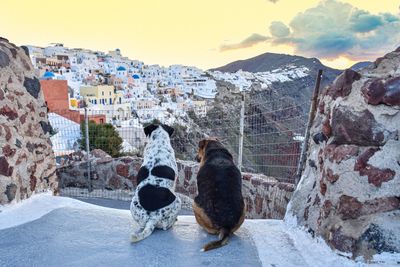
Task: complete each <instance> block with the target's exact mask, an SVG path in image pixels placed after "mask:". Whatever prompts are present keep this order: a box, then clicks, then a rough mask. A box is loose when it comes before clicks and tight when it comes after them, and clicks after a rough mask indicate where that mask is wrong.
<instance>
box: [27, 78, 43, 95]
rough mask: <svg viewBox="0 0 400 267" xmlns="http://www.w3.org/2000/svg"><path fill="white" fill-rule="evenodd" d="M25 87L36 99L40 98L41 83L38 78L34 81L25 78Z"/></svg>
mask: <svg viewBox="0 0 400 267" xmlns="http://www.w3.org/2000/svg"><path fill="white" fill-rule="evenodd" d="M24 87H25V88H26V90H27V91H28V93H29V94H31V95H32V96H33V97H34V98H38V96H39V92H40V83H39V80H38V79H37V78H36V77H34V78H33V79H32V78H29V77H25V80H24Z"/></svg>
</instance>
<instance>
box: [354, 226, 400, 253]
mask: <svg viewBox="0 0 400 267" xmlns="http://www.w3.org/2000/svg"><path fill="white" fill-rule="evenodd" d="M359 240H360V241H361V243H362V245H361V246H362V247H366V248H367V249H368V250H373V251H374V252H375V253H379V254H380V253H382V252H389V253H399V252H400V250H399V249H397V248H396V247H395V246H393V244H392V243H391V242H389V240H387V238H386V237H385V234H384V233H383V230H382V229H381V228H380V227H379V226H378V225H376V224H371V225H370V226H369V227H368V229H367V230H365V232H364V233H363V234H362V235H361V237H360V239H359Z"/></svg>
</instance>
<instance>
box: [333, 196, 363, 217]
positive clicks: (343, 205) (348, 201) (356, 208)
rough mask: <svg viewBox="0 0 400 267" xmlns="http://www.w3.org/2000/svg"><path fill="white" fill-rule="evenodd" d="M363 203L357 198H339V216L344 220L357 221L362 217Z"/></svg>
mask: <svg viewBox="0 0 400 267" xmlns="http://www.w3.org/2000/svg"><path fill="white" fill-rule="evenodd" d="M362 206H363V205H362V203H361V202H360V201H358V200H357V198H355V197H351V196H346V195H342V196H341V197H340V198H339V206H338V214H339V215H340V217H341V218H342V219H343V220H348V219H357V218H358V217H360V216H361V208H362Z"/></svg>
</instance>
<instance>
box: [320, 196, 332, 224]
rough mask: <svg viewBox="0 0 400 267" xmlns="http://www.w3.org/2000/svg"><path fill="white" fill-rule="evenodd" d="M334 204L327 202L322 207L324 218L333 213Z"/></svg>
mask: <svg viewBox="0 0 400 267" xmlns="http://www.w3.org/2000/svg"><path fill="white" fill-rule="evenodd" d="M332 206H333V205H332V202H331V201H330V200H326V201H325V202H324V204H323V205H322V216H323V217H324V218H325V219H326V218H328V216H329V214H330V213H331V211H332Z"/></svg>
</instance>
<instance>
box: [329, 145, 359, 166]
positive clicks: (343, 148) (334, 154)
mask: <svg viewBox="0 0 400 267" xmlns="http://www.w3.org/2000/svg"><path fill="white" fill-rule="evenodd" d="M328 147H329V146H327V147H326V149H325V154H326V155H327V156H328V159H329V161H330V162H336V163H341V162H342V161H343V160H348V159H350V158H351V157H354V156H356V155H357V154H358V150H359V149H358V146H354V145H340V146H334V147H333V149H328Z"/></svg>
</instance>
